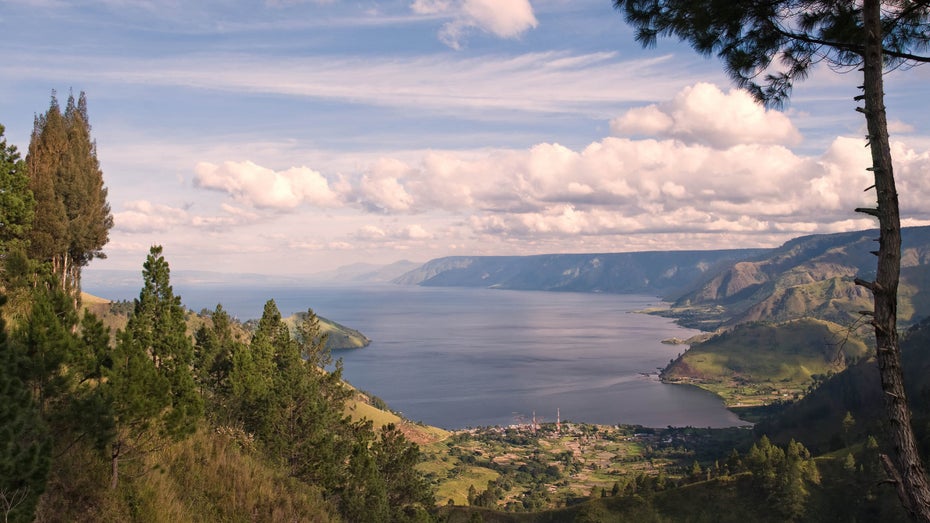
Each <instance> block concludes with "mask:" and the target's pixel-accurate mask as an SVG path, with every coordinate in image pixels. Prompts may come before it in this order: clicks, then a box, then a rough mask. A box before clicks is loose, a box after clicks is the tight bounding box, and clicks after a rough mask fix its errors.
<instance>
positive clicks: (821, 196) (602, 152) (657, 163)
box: [117, 84, 930, 251]
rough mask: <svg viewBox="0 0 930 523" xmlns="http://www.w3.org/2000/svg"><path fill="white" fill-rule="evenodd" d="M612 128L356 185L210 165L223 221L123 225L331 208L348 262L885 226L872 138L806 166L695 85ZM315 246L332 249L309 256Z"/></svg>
mask: <svg viewBox="0 0 930 523" xmlns="http://www.w3.org/2000/svg"><path fill="white" fill-rule="evenodd" d="M611 129H612V131H613V133H614V134H616V135H617V136H608V137H604V138H603V139H601V140H598V141H595V142H592V143H590V144H588V145H587V146H586V147H583V148H581V149H573V148H570V147H566V146H564V145H560V144H558V143H540V144H537V145H534V146H532V147H530V148H527V149H522V150H520V149H494V150H481V151H423V152H421V153H419V154H417V155H414V156H413V157H412V158H405V159H401V158H398V157H391V156H385V157H383V158H380V159H377V160H375V161H372V162H370V163H369V164H368V165H366V166H363V167H361V168H360V169H359V170H358V172H354V173H349V174H341V173H332V174H329V175H324V174H323V173H321V172H320V171H317V170H314V169H311V168H308V167H292V168H289V169H284V170H274V169H271V168H267V167H262V166H260V165H257V164H255V163H253V162H250V161H227V162H223V163H222V164H213V163H200V164H198V165H197V166H196V168H195V177H194V180H193V184H194V186H195V187H196V188H199V189H204V190H209V191H212V192H215V193H218V194H220V195H222V196H223V197H224V198H226V199H227V200H228V201H227V202H226V203H224V207H223V208H222V212H220V213H218V214H217V215H216V216H214V217H212V218H211V217H195V216H191V215H190V213H189V212H188V211H186V210H184V209H179V208H169V207H164V206H162V207H159V206H157V205H154V204H149V203H147V202H141V203H140V202H137V203H135V204H132V205H130V206H129V207H128V208H127V209H126V210H124V211H123V212H122V213H120V214H119V215H118V216H117V226H118V227H119V228H121V229H122V230H124V231H128V232H132V231H134V230H136V229H141V228H144V227H152V226H156V225H157V226H163V227H167V226H170V225H171V224H181V223H188V224H191V225H194V226H199V227H212V228H222V227H223V226H224V225H228V226H229V227H232V226H233V225H235V224H236V223H242V221H243V220H244V219H252V220H255V219H271V217H272V216H274V215H281V214H282V213H283V214H285V215H293V216H300V213H303V212H308V211H314V212H319V211H326V210H329V211H327V212H330V211H331V212H344V213H350V214H352V215H353V216H361V218H360V219H359V220H357V221H356V222H355V223H356V225H355V226H354V227H355V228H354V229H352V230H346V231H343V232H342V233H340V234H339V235H338V236H334V237H330V238H328V241H329V243H328V245H340V246H342V247H341V248H349V246H352V245H355V246H359V248H362V247H361V246H364V245H369V246H370V245H373V244H378V245H382V246H390V247H391V248H394V249H397V250H402V249H407V248H411V246H416V245H425V244H428V243H430V242H432V243H433V244H437V245H447V246H448V245H453V244H461V243H462V242H464V243H468V242H471V243H472V244H474V245H479V244H482V243H487V242H498V243H499V242H502V241H504V242H520V243H521V244H522V245H523V246H524V247H525V248H527V247H526V246H534V245H535V246H547V247H545V248H546V249H547V250H553V249H552V247H551V246H553V245H556V246H558V245H567V246H571V247H572V249H573V250H578V249H579V248H582V249H585V248H586V247H584V246H586V245H587V246H589V247H587V248H589V249H598V250H615V251H616V250H631V249H642V248H653V249H675V248H709V247H711V246H712V245H709V244H708V243H707V242H708V239H709V238H714V237H716V238H721V237H726V238H730V239H731V242H730V244H739V245H744V246H746V245H760V244H766V243H771V242H772V241H773V239H782V240H783V239H786V238H788V237H791V236H796V235H799V234H806V233H826V232H837V231H844V230H850V229H855V228H866V227H870V226H872V225H873V224H872V222H871V221H870V220H868V219H867V218H863V217H860V216H858V215H856V214H854V213H853V211H852V210H853V209H854V208H855V207H860V206H865V205H868V204H869V203H870V201H871V200H872V199H874V195H872V194H871V193H867V192H863V189H865V188H866V187H868V186H870V185H871V184H872V180H871V174H870V173H869V172H868V171H866V170H865V169H866V167H867V166H868V165H869V157H868V150H867V149H866V148H865V147H863V143H862V139H861V138H858V137H856V138H850V137H842V136H841V137H836V138H835V139H834V140H833V141H832V142H831V143H830V144H829V146H828V147H827V148H826V149H825V150H824V151H822V152H821V153H819V154H816V155H800V154H798V153H796V152H794V151H792V150H791V148H790V147H791V146H792V145H796V144H797V143H798V142H799V140H800V134H799V132H798V130H797V129H796V128H795V126H794V125H793V124H792V122H791V121H790V119H789V118H788V116H786V115H785V114H783V113H778V112H773V111H766V110H765V109H763V108H762V107H761V106H759V105H757V104H755V103H753V102H752V101H751V100H750V99H749V98H748V95H746V94H745V93H743V92H741V91H736V90H731V91H729V92H727V93H724V92H722V91H720V90H719V89H718V88H716V87H715V86H713V85H710V84H696V85H693V86H691V87H688V88H685V89H683V90H682V91H680V92H679V93H678V94H677V95H675V96H674V97H672V98H671V99H670V100H668V101H666V102H662V103H658V104H653V105H648V106H643V107H635V108H632V109H630V110H628V111H626V112H625V113H623V114H621V115H619V116H618V117H617V118H615V119H614V120H613V121H612V122H611ZM894 148H895V149H894V157H895V160H896V169H897V171H898V178H899V186H900V190H901V202H902V208H903V209H904V211H905V215H906V216H905V222H906V223H908V224H916V223H927V221H928V220H930V212H928V211H926V210H921V209H922V208H925V206H923V205H922V202H925V201H926V200H927V199H930V181H928V180H930V177H928V176H926V173H927V172H930V152H926V151H924V152H920V151H917V150H914V149H912V148H908V147H907V146H906V145H904V144H903V143H900V142H898V143H895V145H894ZM359 211H362V212H361V213H359ZM149 215H157V216H158V218H157V219H150V218H149V217H148V216H149ZM366 216H367V218H365V217H366ZM631 238H636V239H637V240H635V241H631V240H630V239H631ZM295 244H296V243H295ZM311 244H313V245H317V246H322V245H324V244H325V242H318V241H314V242H311V241H309V240H308V241H306V242H304V243H303V244H302V245H311ZM719 245H720V244H719V242H718V243H716V244H715V245H714V246H719ZM579 246H581V247H579ZM320 248H322V247H320ZM540 248H543V247H540ZM562 250H564V249H562Z"/></svg>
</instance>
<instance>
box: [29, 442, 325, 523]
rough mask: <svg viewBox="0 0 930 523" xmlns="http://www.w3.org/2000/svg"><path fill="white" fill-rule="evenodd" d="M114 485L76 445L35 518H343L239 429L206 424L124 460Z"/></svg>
mask: <svg viewBox="0 0 930 523" xmlns="http://www.w3.org/2000/svg"><path fill="white" fill-rule="evenodd" d="M127 465H131V469H127V470H126V471H124V472H123V474H122V475H121V481H120V485H119V487H118V488H117V489H116V490H110V489H109V487H108V483H109V465H108V463H107V462H106V460H103V459H100V458H99V454H97V453H95V452H92V451H90V450H88V449H86V448H83V447H81V446H80V445H78V446H76V447H72V448H71V449H69V451H68V452H67V453H65V454H64V455H63V456H62V458H61V459H60V461H59V467H58V469H57V470H54V471H53V472H52V475H51V478H50V482H49V488H48V491H47V492H46V495H45V496H43V499H42V505H41V506H40V510H39V513H38V516H37V518H36V520H37V521H40V522H41V521H138V522H152V523H159V522H165V523H169V522H170V523H175V522H204V523H207V522H213V521H228V522H243V523H246V522H252V521H307V522H321V523H322V522H330V521H339V517H338V516H337V515H335V513H334V512H333V510H332V507H331V505H330V504H328V503H326V502H325V501H324V500H323V498H322V497H321V495H320V492H319V491H318V490H317V489H316V488H315V487H313V486H312V485H307V484H304V483H300V482H298V481H295V480H293V479H292V478H288V477H287V476H286V475H285V474H283V473H282V472H281V471H279V470H276V469H274V468H272V467H270V466H268V465H267V464H266V463H265V462H264V461H263V460H261V459H260V458H259V457H258V455H257V453H255V452H253V451H251V450H250V449H249V443H248V439H247V438H245V437H244V435H243V434H241V433H240V434H235V433H234V432H230V433H225V434H220V433H218V432H210V431H205V430H202V431H200V432H198V433H197V434H195V435H193V436H191V437H190V438H188V439H186V440H184V441H181V442H179V443H175V444H171V445H168V446H166V447H164V448H163V449H161V450H159V451H156V452H154V453H151V454H148V455H145V456H143V457H142V458H141V461H137V462H135V463H131V464H127Z"/></svg>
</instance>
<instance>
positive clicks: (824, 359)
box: [662, 318, 867, 407]
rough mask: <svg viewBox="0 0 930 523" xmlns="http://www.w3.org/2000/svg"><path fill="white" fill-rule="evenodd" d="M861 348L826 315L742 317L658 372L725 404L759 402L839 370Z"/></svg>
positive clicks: (788, 396)
mask: <svg viewBox="0 0 930 523" xmlns="http://www.w3.org/2000/svg"><path fill="white" fill-rule="evenodd" d="M866 352H867V349H866V346H865V344H864V343H863V342H862V341H861V340H859V339H857V338H854V337H850V333H849V332H848V330H847V329H844V328H843V327H841V326H839V325H835V324H832V323H830V322H827V321H822V320H815V319H811V318H806V319H800V320H793V321H789V322H786V323H779V324H772V323H760V322H756V323H747V324H741V325H739V326H737V327H736V328H734V329H733V330H730V331H726V332H723V333H721V334H719V335H717V336H714V337H711V338H710V339H708V340H707V341H704V342H701V343H695V344H693V345H692V346H691V348H690V349H689V350H687V351H686V352H684V353H683V354H682V355H681V356H679V357H678V358H677V359H676V360H674V361H673V362H672V363H670V364H669V366H668V367H666V369H665V370H664V371H663V372H662V378H663V379H664V380H665V381H667V382H671V383H687V384H692V385H697V386H699V387H701V388H704V389H707V390H709V391H711V392H714V393H716V394H718V395H719V396H721V397H722V398H724V400H725V401H726V403H727V405H728V406H736V407H739V406H751V405H759V404H766V403H772V402H775V401H788V400H794V399H797V398H798V397H800V396H801V395H803V394H804V393H806V392H807V390H808V389H809V388H810V387H811V385H813V384H814V381H815V379H817V377H818V376H824V375H828V374H834V373H837V372H839V371H842V370H843V369H844V368H846V365H847V364H848V362H851V361H855V360H856V359H858V358H861V357H863V356H864V355H865V354H866Z"/></svg>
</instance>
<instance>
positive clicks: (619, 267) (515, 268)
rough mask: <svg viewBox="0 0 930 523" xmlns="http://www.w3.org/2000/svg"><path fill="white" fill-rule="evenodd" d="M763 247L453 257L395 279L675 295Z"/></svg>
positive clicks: (431, 283)
mask: <svg viewBox="0 0 930 523" xmlns="http://www.w3.org/2000/svg"><path fill="white" fill-rule="evenodd" d="M763 252H765V251H764V250H762V249H737V250H720V251H668V252H635V253H607V254H546V255H539V256H453V257H448V258H439V259H436V260H432V261H429V262H427V263H425V264H423V265H422V266H420V267H418V268H416V269H414V270H412V271H410V272H408V273H406V274H404V275H403V276H401V277H399V278H397V279H395V280H394V282H395V283H399V284H406V285H424V286H437V287H444V286H445V287H486V288H498V289H514V290H544V291H574V292H609V293H621V294H622V293H627V294H654V295H675V294H676V293H681V292H684V290H685V289H689V288H691V287H692V286H693V285H694V282H695V281H696V280H703V278H704V277H706V275H707V274H709V273H711V274H715V273H716V272H718V271H720V270H722V269H723V268H724V267H726V266H730V265H732V264H733V263H734V262H735V261H738V260H744V259H747V258H750V257H753V256H758V255H759V254H761V253H763Z"/></svg>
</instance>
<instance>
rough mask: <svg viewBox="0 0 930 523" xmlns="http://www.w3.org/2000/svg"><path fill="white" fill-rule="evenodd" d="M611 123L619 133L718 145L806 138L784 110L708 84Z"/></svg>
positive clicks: (778, 142)
mask: <svg viewBox="0 0 930 523" xmlns="http://www.w3.org/2000/svg"><path fill="white" fill-rule="evenodd" d="M610 127H611V130H612V131H613V133H614V134H616V135H618V136H653V137H661V138H674V139H677V140H681V141H683V142H685V143H689V144H702V145H708V146H711V147H717V148H726V147H732V146H734V145H738V144H782V145H794V144H797V143H799V142H800V140H801V135H800V133H799V132H798V130H797V129H796V128H795V126H794V124H792V123H791V120H789V119H788V117H787V116H786V115H785V114H784V113H781V112H778V111H773V110H766V109H765V108H763V107H762V106H761V105H760V104H758V103H756V101H755V100H753V99H752V97H751V96H750V95H749V93H747V92H746V91H743V90H739V89H732V90H730V91H729V92H728V93H723V92H722V91H721V90H720V89H719V88H718V87H717V86H715V85H713V84H708V83H698V84H696V85H693V86H690V87H686V88H685V89H683V90H682V91H681V92H679V93H678V95H676V96H675V98H673V99H672V100H670V101H668V102H664V103H659V104H653V105H648V106H646V107H638V108H635V109H630V110H629V111H627V112H626V113H624V114H623V115H621V116H620V117H618V118H616V119H614V120H613V121H611V123H610Z"/></svg>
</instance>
